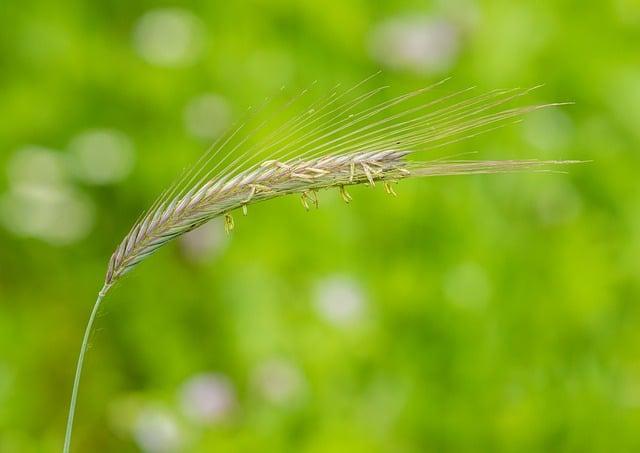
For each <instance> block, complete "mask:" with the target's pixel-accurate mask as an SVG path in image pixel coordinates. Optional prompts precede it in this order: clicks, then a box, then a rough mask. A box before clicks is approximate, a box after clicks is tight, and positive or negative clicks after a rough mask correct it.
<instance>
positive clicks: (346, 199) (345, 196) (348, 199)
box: [339, 186, 353, 204]
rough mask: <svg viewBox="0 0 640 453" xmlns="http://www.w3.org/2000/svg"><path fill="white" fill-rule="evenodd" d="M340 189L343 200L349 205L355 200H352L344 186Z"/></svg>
mask: <svg viewBox="0 0 640 453" xmlns="http://www.w3.org/2000/svg"><path fill="white" fill-rule="evenodd" d="M339 189H340V196H341V197H342V200H343V201H344V202H345V203H347V204H349V202H350V201H351V200H353V198H351V195H349V192H347V189H345V188H344V186H339Z"/></svg>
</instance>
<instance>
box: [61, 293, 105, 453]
mask: <svg viewBox="0 0 640 453" xmlns="http://www.w3.org/2000/svg"><path fill="white" fill-rule="evenodd" d="M108 290H109V286H107V285H104V286H103V287H102V289H101V290H100V292H99V293H98V298H97V299H96V302H95V304H94V305H93V310H91V315H90V316H89V321H88V322H87V327H86V328H85V331H84V337H83V338H82V346H80V355H79V356H78V362H77V364H76V375H75V378H74V379H73V390H72V391H71V403H70V404H69V417H68V418H67V431H66V433H65V436H64V448H63V450H62V451H63V453H69V449H70V448H71V433H72V431H73V416H74V415H75V412H76V402H77V400H78V389H79V387H80V375H81V374H82V364H83V362H84V356H85V354H86V352H87V346H88V345H89V336H90V335H91V329H92V327H93V321H94V320H95V318H96V314H97V313H98V309H99V308H100V302H102V298H103V297H104V296H105V294H106V293H107V291H108Z"/></svg>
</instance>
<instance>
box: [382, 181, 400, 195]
mask: <svg viewBox="0 0 640 453" xmlns="http://www.w3.org/2000/svg"><path fill="white" fill-rule="evenodd" d="M384 189H385V190H386V191H387V193H388V194H389V195H393V196H394V197H397V196H398V194H397V193H396V191H395V190H393V187H391V183H389V181H385V182H384Z"/></svg>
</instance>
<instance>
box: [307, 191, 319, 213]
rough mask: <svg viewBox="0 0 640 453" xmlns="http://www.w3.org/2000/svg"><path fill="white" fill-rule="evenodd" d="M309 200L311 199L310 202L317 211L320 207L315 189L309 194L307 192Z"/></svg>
mask: <svg viewBox="0 0 640 453" xmlns="http://www.w3.org/2000/svg"><path fill="white" fill-rule="evenodd" d="M309 198H311V202H312V203H313V205H314V206H315V207H316V209H318V207H319V206H320V204H319V203H318V191H317V190H315V189H311V192H309Z"/></svg>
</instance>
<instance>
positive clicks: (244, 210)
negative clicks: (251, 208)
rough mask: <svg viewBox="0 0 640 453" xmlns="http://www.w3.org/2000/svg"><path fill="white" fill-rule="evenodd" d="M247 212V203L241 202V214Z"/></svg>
mask: <svg viewBox="0 0 640 453" xmlns="http://www.w3.org/2000/svg"><path fill="white" fill-rule="evenodd" d="M247 212H248V211H247V204H246V203H245V204H243V205H242V215H245V216H246V215H247Z"/></svg>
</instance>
